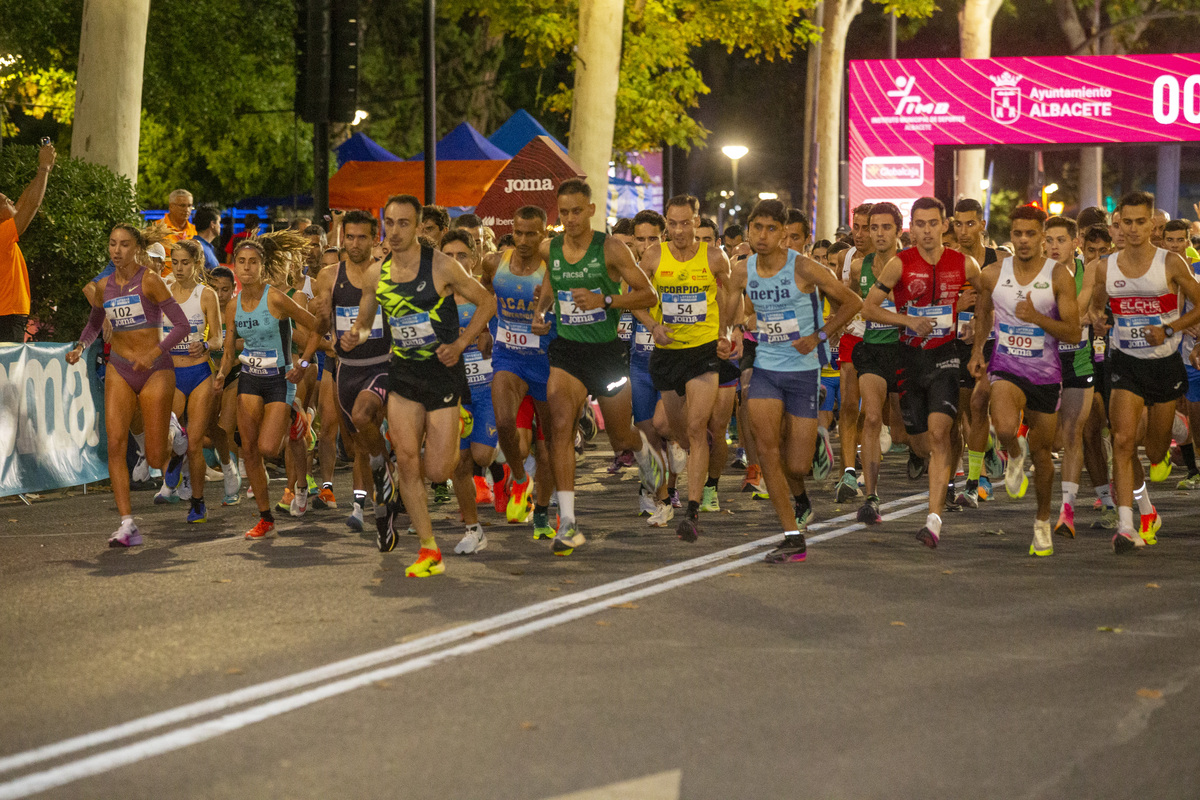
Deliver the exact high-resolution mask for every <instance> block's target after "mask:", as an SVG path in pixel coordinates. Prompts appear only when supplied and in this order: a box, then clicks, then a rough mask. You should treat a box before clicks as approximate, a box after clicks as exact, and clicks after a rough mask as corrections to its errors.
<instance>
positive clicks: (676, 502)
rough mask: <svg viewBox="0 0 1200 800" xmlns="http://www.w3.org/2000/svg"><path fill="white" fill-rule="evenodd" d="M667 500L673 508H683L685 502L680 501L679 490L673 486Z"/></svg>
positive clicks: (668, 492)
mask: <svg viewBox="0 0 1200 800" xmlns="http://www.w3.org/2000/svg"><path fill="white" fill-rule="evenodd" d="M667 500H668V501H669V502H670V503H671V508H683V501H682V500H681V499H679V490H678V489H676V488H675V487H673V486H672V487H671V488H670V489H667Z"/></svg>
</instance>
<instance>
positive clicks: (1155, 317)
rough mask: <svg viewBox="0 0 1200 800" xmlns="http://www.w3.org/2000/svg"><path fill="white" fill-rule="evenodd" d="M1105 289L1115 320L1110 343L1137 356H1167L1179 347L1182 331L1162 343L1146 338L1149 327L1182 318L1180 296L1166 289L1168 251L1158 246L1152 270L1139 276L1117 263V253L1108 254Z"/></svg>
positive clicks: (1125, 352)
mask: <svg viewBox="0 0 1200 800" xmlns="http://www.w3.org/2000/svg"><path fill="white" fill-rule="evenodd" d="M1106 273H1107V274H1106V276H1105V288H1106V289H1107V291H1108V307H1109V309H1110V310H1111V311H1112V313H1113V322H1114V323H1115V324H1114V326H1113V329H1112V332H1111V334H1110V336H1109V346H1110V347H1112V348H1114V349H1116V350H1120V351H1121V352H1122V353H1124V354H1125V355H1128V356H1133V357H1134V358H1166V357H1167V356H1170V355H1172V354H1174V353H1176V352H1178V350H1179V344H1180V342H1181V340H1182V338H1183V332H1182V331H1175V334H1174V335H1173V336H1171V337H1170V338H1169V339H1167V340H1166V341H1165V342H1163V343H1162V344H1160V345H1157V346H1151V345H1150V344H1149V343H1147V341H1146V328H1147V327H1150V326H1162V325H1166V324H1169V323H1173V322H1175V321H1176V320H1177V319H1179V295H1177V294H1171V293H1170V292H1169V290H1168V288H1167V251H1166V250H1163V249H1162V248H1161V247H1159V248H1157V249H1155V251H1154V259H1153V260H1152V261H1151V262H1150V269H1148V270H1146V274H1145V275H1142V276H1141V277H1140V278H1130V277H1128V276H1126V275H1125V273H1123V272H1121V268H1120V267H1118V266H1117V254H1116V253H1113V254H1112V255H1110V256H1108V263H1107V270H1106Z"/></svg>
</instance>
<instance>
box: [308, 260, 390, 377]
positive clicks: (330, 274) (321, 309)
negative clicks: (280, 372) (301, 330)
mask: <svg viewBox="0 0 1200 800" xmlns="http://www.w3.org/2000/svg"><path fill="white" fill-rule="evenodd" d="M336 276H337V270H331V269H323V270H321V274H320V275H318V276H317V282H316V284H314V286H313V292H314V294H313V299H312V302H311V303H309V304H308V309H309V313H311V314H312V315H313V318H314V319H315V320H316V325H315V326H314V327H313V329H312V330H313V333H314V334H316V335H315V336H310V337H308V341H307V342H306V343H305V345H304V351H303V352H302V353H301V354H300V360H301V361H312V360H313V356H314V355H315V354H316V352H317V350H318V349H320V347H321V343H322V342H324V341H325V334H327V333H329V321H330V316H331V314H332V311H333V282H334V280H335V279H336ZM372 319H374V318H373V317H372Z"/></svg>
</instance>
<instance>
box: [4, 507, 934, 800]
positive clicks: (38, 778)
mask: <svg viewBox="0 0 1200 800" xmlns="http://www.w3.org/2000/svg"><path fill="white" fill-rule="evenodd" d="M925 497H926V495H921V494H915V495H909V496H908V497H904V498H901V499H899V500H894V501H891V502H889V503H886V504H885V505H884V506H883V507H894V506H900V505H903V504H904V503H912V502H914V501H922V500H924V498H925ZM923 507H924V505H923V503H918V504H917V505H913V506H909V507H906V508H903V509H901V510H898V511H895V512H892V513H889V514H887V515H885V516H884V519H885V520H892V519H898V518H900V517H904V516H908V515H909V514H912V513H914V512H915V511H917V510H919V509H920V508H923ZM853 516H854V515H853V514H844V515H842V516H840V517H835V518H834V519H832V520H830V521H828V522H825V523H816V524H814V525H812V526H811V528H810V530H816V529H818V528H824V527H829V526H832V525H833V524H835V523H836V522H841V521H845V520H848V519H850V518H851V517H853ZM863 527H864V526H863V525H862V524H860V523H855V524H852V525H848V526H845V527H843V528H837V529H834V530H831V531H828V532H825V533H821V534H817V535H815V536H809V537H808V541H809V542H810V543H818V542H822V541H826V540H829V539H833V538H836V537H838V536H843V535H845V534H847V533H851V532H853V531H856V530H861V529H862V528H863ZM778 539H779V535H778V534H774V535H772V536H768V537H764V538H763V539H759V540H756V541H754V542H747V543H746V544H743V545H738V546H736V547H731V548H726V549H724V550H719V551H717V552H715V553H710V554H708V555H706V556H700V557H698V558H694V559H689V560H687V561H683V562H680V563H678V564H672V565H669V566H667V567H661V568H659V569H656V570H651V571H650V572H645V573H641V574H639V575H634V576H630V577H629V578H624V579H621V580H619V581H613V582H611V583H607V584H603V585H601V586H597V587H594V588H592V589H588V590H585V591H582V592H576V593H574V594H571V595H567V596H565V597H561V598H555V599H553V600H547V601H543V602H541V603H535V604H533V605H531V606H525V607H523V608H519V609H515V610H514V611H510V612H506V613H504V614H500V615H497V616H495V617H490V618H488V619H485V620H481V621H479V622H475V623H470V624H467V625H463V626H460V627H458V628H454V629H452V630H449V631H443V632H440V633H436V634H431V635H429V636H425V637H422V638H420V639H417V640H414V641H412V642H406V643H404V644H400V645H395V646H393V647H388V648H383V649H381V650H377V651H374V652H371V653H365V654H363V655H361V656H356V657H354V658H350V659H345V660H343V661H338V662H334V663H332V664H328V665H325V666H323V667H318V668H316V669H312V670H306V671H304V672H300V673H296V674H294V675H290V676H286V677H284V678H279V679H276V680H273V681H268V682H265V683H261V684H257V685H255V686H249V687H246V688H244V689H239V690H237V691H234V692H229V693H227V694H224V695H218V696H216V697H212V698H208V699H206V700H201V701H198V702H195V703H190V704H188V705H184V706H179V707H177V708H174V709H170V710H168V711H163V712H159V713H157V714H152V715H149V716H147V717H142V718H141V719H137V720H132V721H130V722H127V723H123V724H121V725H116V726H113V727H110V728H105V729H102V730H99V731H95V732H92V733H89V734H84V735H82V736H77V737H73V738H71V739H66V740H63V741H61V742H57V743H55V744H50V745H46V746H43V747H40V748H36V749H34V750H29V751H25V752H23V753H17V754H14V755H12V756H7V757H5V758H4V759H0V771H7V770H13V769H18V768H21V767H25V766H29V765H31V764H35V763H38V762H40V761H45V760H47V759H51V758H57V757H59V756H63V755H67V754H68V753H72V752H77V751H79V750H83V749H86V748H89V747H96V746H98V745H102V744H106V743H108V742H112V741H116V740H119V739H124V738H127V737H129V736H134V735H137V734H141V733H147V732H149V731H152V730H155V729H157V728H161V727H164V726H167V725H172V724H177V723H179V722H183V721H186V720H189V719H194V718H196V717H200V716H204V715H207V714H212V713H217V712H219V711H223V710H225V709H228V708H231V707H233V706H236V705H241V704H244V703H248V702H251V701H254V700H260V699H264V698H266V697H270V696H273V695H276V694H280V693H282V692H287V691H291V690H293V689H297V688H300V687H302V686H306V685H309V684H312V683H316V682H319V681H323V680H328V679H330V678H334V677H338V676H340V675H344V674H347V673H350V672H354V671H357V670H360V669H364V668H366V667H369V666H374V665H376V664H379V663H383V662H387V661H393V660H395V659H397V658H402V657H405V656H408V655H412V654H414V653H419V652H421V651H423V650H428V649H431V648H435V647H440V646H442V645H446V644H450V643H453V642H455V641H459V640H461V639H466V638H470V637H477V636H478V635H479V634H480V633H485V632H487V631H489V630H494V629H496V628H499V627H503V626H506V625H510V624H512V623H515V622H519V621H522V620H525V619H529V618H531V617H535V616H538V615H541V614H545V613H549V612H553V611H560V610H561V609H565V608H569V607H570V606H577V605H578V604H580V603H583V602H586V601H588V600H592V599H594V598H596V597H602V596H604V595H607V594H612V593H613V592H618V591H622V590H624V589H628V588H631V587H633V586H638V585H640V584H644V583H648V582H651V581H655V580H658V579H660V578H664V577H667V576H669V575H672V574H676V573H679V572H685V571H687V570H689V569H693V568H695V567H699V566H703V565H705V564H709V563H712V562H714V561H720V560H723V559H728V558H731V557H733V556H736V555H739V554H741V553H745V552H748V551H750V550H756V549H759V548H761V547H763V546H764V545H767V544H770V543H772V542H776V541H778ZM761 559H762V556H761V555H760V554H757V553H756V554H754V555H753V556H749V557H746V558H741V559H738V560H736V561H732V562H727V563H725V564H720V565H718V566H716V567H712V568H710V569H707V570H703V571H701V572H695V573H692V574H689V575H686V576H683V577H680V578H675V579H673V580H670V581H665V582H663V583H659V584H655V585H653V586H650V587H648V588H646V589H641V590H638V591H634V592H629V593H627V594H624V595H620V596H618V597H616V598H608V599H606V600H603V601H601V602H598V603H593V604H591V605H588V606H583V607H582V608H574V609H571V610H568V611H565V612H562V613H559V614H557V615H555V616H552V617H548V618H545V619H542V620H538V621H536V622H532V623H527V624H525V625H522V626H519V627H517V628H512V629H510V630H507V631H503V632H501V633H497V634H492V635H490V636H484V637H481V638H475V640H474V641H471V642H468V643H466V644H462V645H459V646H457V647H453V648H450V649H448V650H442V651H439V652H437V653H431V654H429V655H426V656H421V657H418V658H412V659H409V660H408V661H405V662H402V663H400V664H397V665H393V666H390V667H385V668H382V669H379V670H375V671H373V672H368V673H363V674H361V675H357V676H355V677H353V678H348V679H344V680H341V681H337V682H334V683H329V684H326V685H324V686H321V687H318V688H315V689H310V690H309V691H306V692H302V693H299V694H296V695H292V696H290V697H286V698H282V699H280V700H275V701H272V702H270V703H265V704H263V705H260V706H255V707H253V708H249V709H246V710H244V711H241V712H237V713H234V714H229V715H226V716H224V717H220V718H218V719H214V720H209V721H208V722H204V723H200V724H198V725H194V726H192V727H190V728H184V729H181V730H178V731H174V732H172V733H167V734H162V735H160V736H157V737H154V738H152V739H148V740H145V741H142V742H137V743H135V744H131V745H126V746H124V747H121V748H118V749H116V750H111V751H108V752H106V753H100V754H97V755H95V756H90V757H88V758H85V759H82V760H80V761H76V762H72V763H69V764H65V765H62V766H60V767H55V768H52V769H50V770H47V771H45V772H41V773H35V774H33V775H28V776H26V777H23V778H19V779H17V780H14V781H11V782H9V783H5V784H0V800H4V799H5V798H10V797H26V796H28V795H30V794H35V793H37V792H41V791H45V790H47V789H50V788H53V787H55V786H61V785H63V784H65V783H70V782H72V781H75V780H79V779H80V778H83V777H87V776H89V775H95V774H99V773H101V772H105V771H108V770H109V769H113V768H115V767H117V766H122V765H124V764H129V763H134V762H136V761H141V760H143V759H145V758H149V757H151V756H154V755H159V754H162V753H166V752H170V751H172V750H177V749H180V748H182V747H187V746H189V745H191V744H196V743H198V742H202V741H205V740H207V739H211V738H214V737H216V736H219V735H221V734H223V733H228V732H230V731H232V730H237V729H238V728H241V727H244V726H246V725H249V724H252V723H254V722H259V721H262V720H265V719H269V718H270V717H272V716H276V715H278V714H283V713H286V712H287V711H292V710H294V709H296V708H301V707H303V706H305V705H309V704H311V703H315V702H317V701H319V700H323V699H325V698H327V697H332V696H335V695H338V694H342V693H345V692H348V691H352V690H354V689H357V688H360V687H361V686H365V685H369V684H370V683H373V682H375V681H378V680H383V679H384V678H387V677H395V676H398V675H403V674H407V673H409V672H412V671H415V670H418V669H423V668H425V667H428V666H432V665H434V664H437V663H439V662H440V661H442V660H445V659H448V658H454V657H457V656H459V655H465V654H469V653H473V652H477V651H479V650H481V649H486V648H488V647H493V646H495V645H497V644H502V643H504V642H507V641H511V640H512V639H517V638H521V637H523V636H527V635H529V634H531V633H536V632H538V631H541V630H545V629H547V628H551V627H555V626H557V625H561V624H563V623H565V622H570V621H572V620H575V619H579V618H581V617H584V616H588V615H590V614H594V613H597V612H599V611H602V610H603V609H604V608H607V607H609V606H611V605H613V604H616V603H619V602H626V601H628V600H631V599H636V598H639V597H644V596H649V595H653V594H658V593H659V592H663V591H669V590H670V589H674V588H677V587H678V586H683V585H686V584H688V583H692V582H694V581H698V580H704V579H705V578H708V577H712V576H714V575H719V574H722V573H724V572H729V571H731V570H734V569H737V568H739V567H742V566H745V565H747V564H751V563H755V562H758V561H761ZM264 710H265V711H266V713H265V715H264ZM197 737H198V738H197ZM122 759H125V760H122Z"/></svg>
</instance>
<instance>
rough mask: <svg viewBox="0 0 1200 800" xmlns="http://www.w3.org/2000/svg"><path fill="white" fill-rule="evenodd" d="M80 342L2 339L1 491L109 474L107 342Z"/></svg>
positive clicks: (17, 491)
mask: <svg viewBox="0 0 1200 800" xmlns="http://www.w3.org/2000/svg"><path fill="white" fill-rule="evenodd" d="M73 346H74V345H71V344H41V343H34V344H0V497H7V496H9V495H14V494H25V493H27V492H42V491H47V490H49V489H61V488H63V487H67V486H78V485H79V484H82V483H90V482H92V481H99V480H104V479H106V478H107V477H108V452H107V446H108V445H107V438H106V436H105V433H104V384H103V383H102V382H101V380H100V376H99V375H98V374H97V371H96V356H97V354H98V353H99V351H100V344H99V342H97V343H96V344H93V345H92V347H91V348H90V349H89V350H88V351H87V352H85V353H84V354H83V357H82V358H80V359H79V361H78V363H76V364H75V365H74V366H72V365H70V364H68V363H67V359H66V355H67V352H68V351H70V349H71V348H72V347H73Z"/></svg>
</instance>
